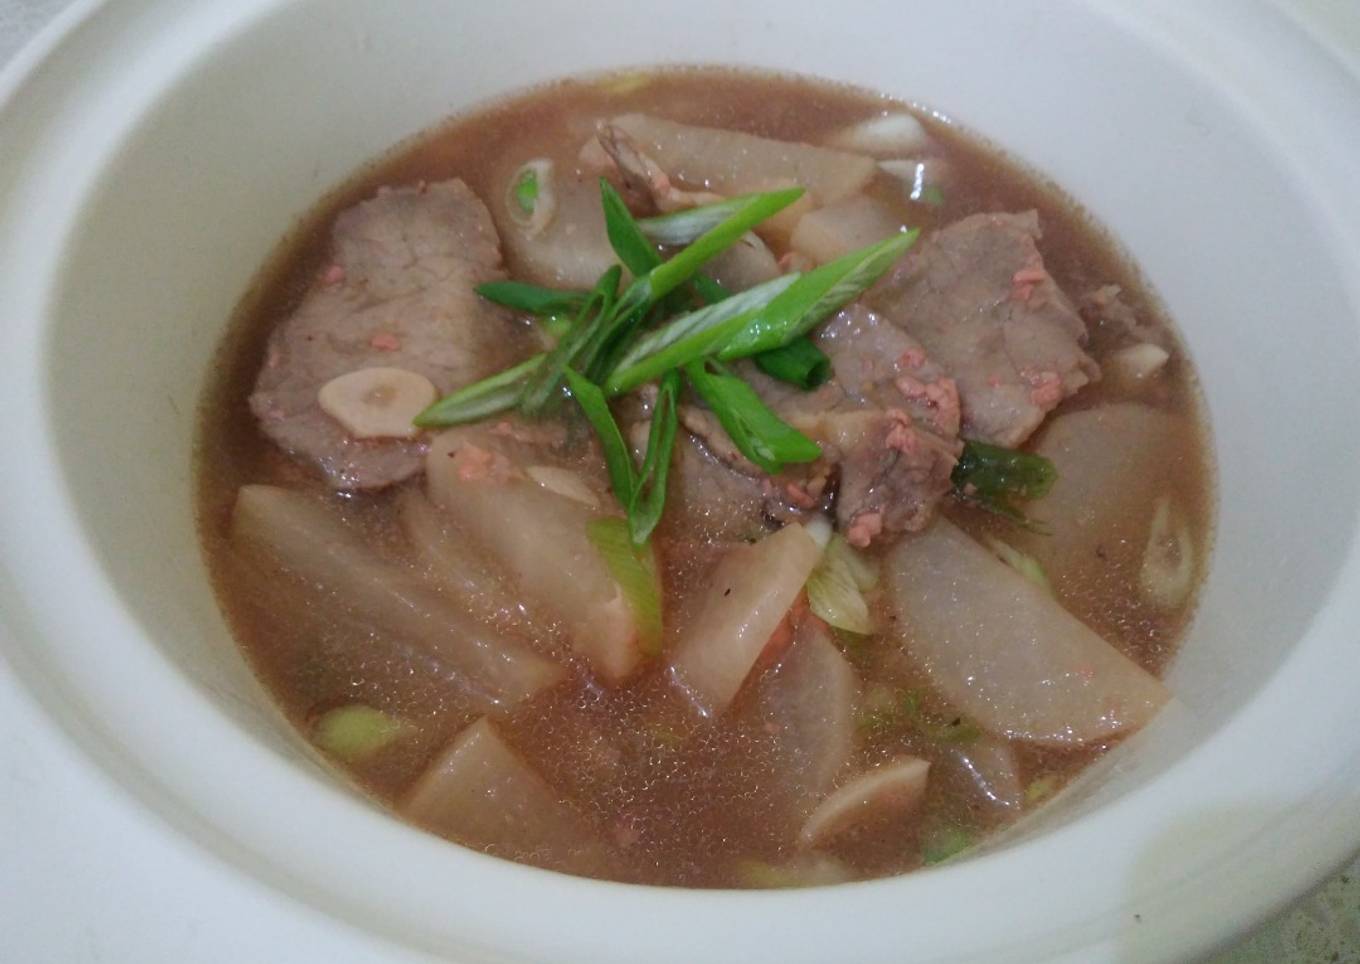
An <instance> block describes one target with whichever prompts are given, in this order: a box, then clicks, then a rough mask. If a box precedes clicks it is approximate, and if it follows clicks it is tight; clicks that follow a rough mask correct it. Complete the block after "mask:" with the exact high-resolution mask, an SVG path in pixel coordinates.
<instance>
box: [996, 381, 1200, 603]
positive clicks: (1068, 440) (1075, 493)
mask: <svg viewBox="0 0 1360 964" xmlns="http://www.w3.org/2000/svg"><path fill="white" fill-rule="evenodd" d="M1177 438H1178V435H1177V432H1176V420H1175V417H1174V416H1171V415H1168V414H1166V413H1165V412H1159V411H1157V410H1156V409H1152V408H1149V407H1148V406H1146V405H1140V404H1136V403H1133V402H1120V403H1116V404H1110V405H1101V406H1098V407H1096V408H1089V409H1085V410H1083V411H1080V412H1071V413H1069V414H1066V415H1059V416H1057V417H1056V418H1053V419H1051V420H1050V421H1049V423H1048V425H1047V426H1046V427H1045V428H1044V429H1043V431H1042V432H1041V433H1040V435H1039V437H1038V441H1037V443H1036V444H1035V447H1034V451H1035V452H1036V453H1037V454H1039V455H1042V456H1045V457H1046V458H1048V459H1050V460H1051V461H1052V462H1053V466H1054V468H1055V469H1057V473H1058V477H1057V480H1056V481H1055V482H1054V483H1053V488H1052V489H1051V490H1050V491H1049V493H1048V495H1046V496H1044V497H1043V498H1042V499H1039V500H1038V501H1036V502H1033V503H1031V505H1030V509H1029V510H1030V512H1031V513H1032V514H1033V515H1034V516H1035V517H1036V518H1038V519H1041V520H1042V521H1043V522H1044V524H1045V525H1046V526H1047V527H1048V530H1049V534H1048V535H1039V534H1035V533H1027V532H1015V533H1014V534H1013V535H1012V536H1010V537H1009V538H1010V541H1011V543H1012V544H1013V545H1014V546H1015V548H1016V549H1018V550H1020V551H1021V552H1024V553H1027V554H1028V555H1030V556H1032V557H1033V558H1034V559H1036V560H1037V561H1038V562H1039V564H1040V565H1041V566H1042V567H1043V570H1044V571H1045V572H1046V573H1047V574H1048V578H1049V579H1050V580H1051V581H1052V582H1053V584H1054V585H1055V586H1057V587H1058V588H1059V589H1061V588H1062V587H1063V586H1064V585H1066V584H1068V583H1069V582H1070V581H1071V580H1073V579H1077V580H1083V579H1085V580H1089V579H1090V578H1091V574H1092V573H1093V572H1099V571H1102V570H1104V571H1111V572H1114V571H1118V570H1119V569H1120V568H1123V569H1125V570H1126V571H1133V569H1134V568H1136V567H1137V566H1138V565H1139V564H1140V563H1141V561H1142V560H1141V558H1140V556H1139V553H1141V552H1142V550H1143V545H1144V538H1145V533H1146V531H1147V525H1148V522H1149V520H1151V518H1152V512H1153V507H1154V506H1153V504H1154V502H1155V501H1156V498H1157V495H1158V494H1159V492H1158V488H1157V487H1155V486H1152V485H1148V484H1130V482H1129V480H1130V479H1159V478H1163V477H1164V476H1165V472H1164V470H1163V469H1162V466H1164V465H1166V464H1167V463H1168V462H1169V461H1171V460H1173V459H1175V458H1177V457H1179V455H1180V450H1178V448H1177V442H1176V440H1177Z"/></svg>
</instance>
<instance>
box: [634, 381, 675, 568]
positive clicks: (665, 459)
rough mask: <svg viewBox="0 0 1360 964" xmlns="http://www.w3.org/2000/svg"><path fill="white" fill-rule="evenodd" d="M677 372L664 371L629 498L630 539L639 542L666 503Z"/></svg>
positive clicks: (672, 438)
mask: <svg viewBox="0 0 1360 964" xmlns="http://www.w3.org/2000/svg"><path fill="white" fill-rule="evenodd" d="M679 397H680V373H679V372H674V371H672V372H667V373H666V375H665V376H664V377H663V378H662V379H661V385H660V387H659V390H658V391H657V395H656V403H655V404H654V405H653V406H652V427H651V430H650V431H649V432H648V433H647V453H646V455H645V456H643V460H642V470H641V471H640V472H639V473H638V477H637V483H636V485H635V486H634V488H633V492H632V495H631V496H630V498H629V500H628V525H629V529H630V531H631V532H632V536H633V542H634V543H636V544H637V545H641V544H642V543H644V542H646V541H647V539H648V538H649V537H650V536H651V534H652V530H653V529H655V528H656V526H657V523H658V522H660V521H661V512H662V510H663V509H664V508H665V506H666V481H667V479H668V478H669V476H670V467H671V454H672V453H673V452H674V451H675V432H676V428H677V426H678V424H679V421H680V419H679V414H678V411H677V408H678V404H679Z"/></svg>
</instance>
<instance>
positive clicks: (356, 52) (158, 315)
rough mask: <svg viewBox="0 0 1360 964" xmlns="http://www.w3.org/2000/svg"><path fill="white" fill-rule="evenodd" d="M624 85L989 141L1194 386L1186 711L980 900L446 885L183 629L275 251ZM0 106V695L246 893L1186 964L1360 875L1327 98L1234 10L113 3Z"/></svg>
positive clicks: (496, 939)
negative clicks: (206, 504) (1012, 156)
mask: <svg viewBox="0 0 1360 964" xmlns="http://www.w3.org/2000/svg"><path fill="white" fill-rule="evenodd" d="M658 61H662V62H694V61H709V62H728V63H739V64H752V65H760V66H765V67H773V68H783V69H795V70H804V71H809V72H815V73H818V74H822V75H824V76H828V77H832V78H839V79H844V80H848V81H853V82H856V83H859V84H863V85H867V86H869V87H873V88H878V89H881V90H885V91H888V92H891V93H893V94H896V95H900V96H906V97H910V98H916V99H919V100H920V101H922V102H924V103H926V104H929V105H931V106H934V107H938V108H939V109H941V110H942V111H945V112H947V113H948V114H949V115H950V116H952V117H955V118H957V119H958V120H959V121H961V122H962V123H964V124H966V125H968V126H970V127H972V128H974V129H976V130H978V131H981V132H984V133H986V134H988V135H990V136H991V137H993V138H994V139H995V140H997V141H998V142H1000V143H1001V144H1002V145H1004V146H1006V147H1008V148H1010V149H1011V150H1013V151H1014V152H1015V153H1016V154H1018V155H1019V156H1020V157H1021V158H1023V159H1025V160H1027V161H1029V162H1031V163H1033V164H1034V165H1037V166H1038V167H1039V168H1040V169H1042V170H1043V171H1045V172H1047V173H1049V174H1051V175H1052V176H1053V177H1054V178H1055V179H1056V180H1057V181H1058V182H1059V183H1060V184H1062V185H1064V186H1065V187H1066V188H1067V189H1069V190H1070V191H1071V192H1072V193H1073V194H1075V195H1076V197H1077V198H1078V199H1080V200H1081V201H1083V202H1084V203H1085V204H1086V205H1087V206H1088V207H1089V208H1090V210H1091V211H1092V212H1093V213H1094V214H1095V215H1096V216H1097V217H1098V218H1099V219H1100V220H1102V221H1103V222H1105V223H1106V224H1107V225H1109V226H1110V227H1111V228H1112V229H1113V230H1114V232H1115V233H1116V235H1117V236H1118V237H1119V238H1121V239H1122V241H1123V242H1124V243H1125V244H1126V245H1127V247H1128V248H1129V249H1130V251H1131V252H1132V254H1133V255H1134V257H1135V258H1136V259H1137V260H1138V261H1139V263H1141V265H1142V266H1143V267H1144V269H1145V270H1146V272H1147V274H1148V275H1149V277H1150V279H1151V281H1152V283H1153V284H1154V286H1155V287H1156V288H1157V289H1158V290H1159V291H1160V292H1161V293H1162V295H1163V296H1164V297H1165V299H1166V301H1167V303H1168V304H1169V306H1170V308H1171V311H1172V313H1173V315H1174V316H1175V317H1176V318H1177V319H1178V320H1179V322H1180V324H1181V326H1182V328H1183V329H1184V331H1185V334H1186V336H1187V339H1188V341H1189V344H1190V348H1191V349H1192V351H1193V353H1194V355H1195V357H1196V359H1197V361H1198V363H1199V366H1200V370H1201V372H1202V375H1203V380H1204V387H1205V392H1206V394H1207V397H1208V402H1209V408H1210V411H1211V415H1212V419H1213V424H1214V429H1215V438H1216V445H1217V451H1218V463H1219V466H1220V472H1221V479H1222V486H1221V489H1222V492H1221V512H1220V534H1219V539H1218V547H1217V553H1216V558H1215V561H1214V564H1213V568H1212V573H1211V576H1210V579H1209V583H1208V587H1207V590H1206V592H1205V595H1204V601H1203V605H1202V612H1201V615H1200V617H1199V619H1198V620H1197V622H1196V625H1195V627H1194V631H1193V633H1192V636H1191V638H1190V639H1189V640H1188V642H1187V643H1186V646H1185V650H1184V654H1183V656H1182V657H1181V658H1180V660H1179V661H1178V662H1177V664H1176V666H1175V669H1174V671H1173V673H1172V677H1171V681H1172V684H1173V686H1174V688H1175V689H1176V691H1177V692H1178V693H1179V695H1180V697H1181V699H1182V701H1183V703H1184V705H1185V711H1184V712H1183V713H1181V714H1179V716H1178V717H1177V718H1175V719H1168V720H1164V721H1162V722H1161V723H1160V724H1159V725H1157V726H1155V727H1154V728H1153V730H1152V731H1150V732H1148V733H1145V734H1143V735H1142V736H1141V737H1140V738H1139V739H1138V740H1136V741H1135V742H1134V743H1133V744H1132V745H1130V746H1128V747H1126V748H1124V750H1123V751H1121V752H1119V753H1117V754H1114V755H1113V756H1112V757H1111V758H1110V759H1109V760H1108V762H1107V763H1106V765H1104V766H1103V767H1102V768H1101V771H1100V772H1099V773H1098V774H1096V775H1094V776H1093V777H1092V778H1091V779H1088V780H1086V781H1085V782H1084V784H1083V787H1082V788H1081V789H1080V790H1079V791H1078V792H1075V793H1072V794H1069V795H1067V797H1066V798H1065V799H1063V800H1062V801H1060V802H1059V803H1058V804H1057V805H1055V806H1054V807H1053V808H1052V809H1051V811H1050V812H1049V813H1048V815H1047V816H1046V818H1045V819H1043V820H1041V821H1036V822H1035V823H1033V824H1031V825H1030V827H1029V828H1028V830H1027V832H1025V833H1022V834H1018V835H1016V836H1015V837H1013V838H1012V839H1010V840H1008V841H1006V842H1005V843H1004V844H1003V845H1001V846H998V847H996V848H993V849H992V850H991V852H989V853H987V854H985V855H983V856H979V857H976V858H974V859H971V860H967V861H964V862H961V863H959V864H957V865H951V866H948V867H944V868H940V869H937V870H932V871H929V872H924V873H919V874H915V875H911V876H909V877H906V878H902V879H897V880H888V881H882V882H877V883H871V884H864V885H853V886H846V887H840V888H834V889H829V890H816V891H806V892H796V893H784V892H776V893H712V892H689V891H681V890H662V889H647V888H637V887H628V886H621V885H616V884H607V883H598V882H590V881H583V880H578V879H574V878H568V877H563V876H559V875H556V874H551V873H546V872H542V871H537V870H533V869H528V868H524V867H520V866H516V865H513V864H509V863H504V862H501V861H498V860H494V859H491V858H488V857H485V856H482V855H479V854H475V853H472V852H469V851H466V850H463V849H461V848H458V847H454V846H451V845H448V844H445V843H442V842H440V841H438V840H436V839H435V838H433V837H429V836H426V835H424V834H422V833H419V832H417V831H415V830H412V829H410V828H408V827H406V826H404V825H402V824H400V823H398V822H396V821H394V820H392V819H390V818H388V817H387V816H385V815H384V814H383V813H381V812H379V811H378V810H376V809H374V808H373V807H372V806H370V805H369V804H367V803H366V802H365V801H364V800H363V799H362V798H360V797H359V796H358V795H357V794H355V793H353V792H351V791H350V790H348V789H347V788H345V787H344V786H343V785H341V784H340V783H339V782H337V781H336V780H335V779H334V778H333V777H332V776H331V775H330V774H329V773H328V772H326V771H325V770H324V769H322V768H321V767H319V766H318V765H316V764H315V763H314V762H313V761H312V758H311V757H310V756H308V755H307V754H306V753H304V752H303V751H302V749H301V748H300V745H299V743H298V741H297V739H296V738H295V737H294V736H293V735H292V734H291V733H290V732H288V731H287V730H286V729H285V728H284V727H283V726H282V725H281V722H280V719H279V717H278V715H277V714H276V713H275V712H274V711H273V709H272V708H271V707H270V706H269V704H268V702H267V701H266V699H265V698H264V695H263V693H262V692H261V690H260V688H259V686H258V685H257V684H256V683H255V681H254V680H253V679H252V677H251V676H250V674H249V673H248V672H247V671H246V669H245V667H244V665H243V663H242V661H241V659H240V657H239V656H238V655H237V653H236V651H235V649H234V647H233V645H232V642H231V640H230V638H229V636H228V634H227V631H226V629H225V627H224V625H223V622H222V620H221V618H220V616H219V614H218V611H217V607H216V604H215V603H214V601H213V597H212V595H211V593H210V591H209V589H208V586H207V584H206V582H205V579H204V569H203V566H202V564H201V561H200V557H199V550H198V546H197V542H196V539H195V535H194V529H193V525H192V519H191V513H190V485H189V483H190V445H191V440H192V435H193V427H194V420H193V413H194V407H195V404H196V402H197V399H198V397H199V390H200V386H201V384H202V381H203V376H204V372H205V368H206V366H207V364H208V362H209V360H210V358H211V356H212V352H213V349H214V347H215V346H216V343H217V340H218V336H219V334H220V333H221V329H222V325H223V323H224V320H225V319H226V318H227V316H228V314H229V313H230V311H231V309H232V307H233V305H234V304H235V302H236V301H237V299H238V298H239V297H240V296H241V295H242V293H243V291H244V289H245V287H246V285H247V283H248V282H249V281H250V279H251V275H252V272H253V271H254V270H255V269H256V267H257V266H258V265H259V264H260V262H261V259H262V258H263V257H264V256H265V255H266V254H267V253H268V252H269V250H270V249H271V247H272V245H273V244H274V243H275V242H276V241H277V240H278V238H279V237H280V236H281V235H282V234H283V233H284V232H285V231H286V230H287V229H288V227H289V226H290V224H291V223H292V221H293V219H294V218H295V217H296V216H297V215H298V214H300V213H301V212H303V211H305V210H307V208H308V207H309V206H310V205H311V204H312V202H313V200H315V199H316V198H317V197H319V196H320V195H321V194H322V193H323V192H325V191H326V190H327V189H328V188H330V187H331V186H333V185H335V184H336V183H337V182H338V181H339V180H341V179H343V178H344V177H345V176H346V175H348V174H349V173H350V172H351V171H353V170H354V168H355V167H356V166H358V165H359V164H360V163H362V162H363V161H364V160H366V159H368V158H370V157H372V156H374V155H375V154H376V153H377V152H379V151H381V150H383V149H384V148H386V147H388V146H389V145H391V144H392V143H393V142H395V141H397V140H398V139H400V138H402V137H405V136H406V135H409V134H412V133H414V132H416V131H418V130H420V129H421V128H423V127H425V126H427V125H429V124H430V123H432V122H434V121H436V120H438V119H440V118H442V117H444V116H446V115H448V114H450V113H452V112H455V111H458V110H460V109H462V108H465V107H467V106H469V105H472V104H475V103H478V102H480V101H483V100H485V99H486V98H489V97H492V96H493V95H495V94H497V93H500V92H504V91H507V90H511V89H515V88H519V87H522V86H524V85H526V84H529V83H532V82H535V81H539V80H543V79H547V78H551V77H554V76H557V75H560V74H564V73H569V72H573V71H579V70H583V69H597V68H604V67H612V66H619V65H626V64H638V63H643V64H645V63H652V62H658ZM0 98H3V99H2V100H0V292H3V293H4V294H3V304H4V314H5V330H4V331H5V341H4V351H3V353H0V412H3V413H4V418H5V423H4V424H5V426H6V433H5V439H6V443H7V444H6V445H5V453H4V457H3V458H0V492H3V493H4V499H3V501H2V502H0V566H2V567H3V573H4V576H3V579H0V593H2V594H3V595H0V610H2V611H3V632H2V634H0V635H3V646H4V655H5V657H6V658H7V659H8V660H9V661H10V663H11V664H12V665H13V666H14V667H15V668H16V669H17V671H18V673H19V676H20V678H21V679H22V680H23V682H24V685H25V686H26V687H27V688H29V689H30V690H31V691H32V692H33V693H34V694H35V696H37V697H38V698H39V699H40V701H41V703H42V706H43V707H44V710H45V711H46V712H47V713H48V714H49V715H50V717H51V719H52V721H53V722H54V723H56V724H60V725H61V726H62V727H64V728H65V730H66V732H67V733H68V734H69V735H70V736H71V739H72V740H74V741H76V742H77V743H79V744H80V745H81V746H82V747H83V748H85V749H86V750H87V751H88V752H89V753H90V754H91V755H92V756H94V757H96V758H98V759H99V761H100V762H101V764H102V765H103V766H104V767H105V768H106V769H107V770H108V771H109V772H110V773H111V774H112V775H113V776H114V777H115V778H116V779H118V780H119V781H121V782H122V783H123V784H125V785H126V786H128V787H129V788H131V789H132V790H133V791H134V792H135V793H136V794H137V796H138V797H139V799H140V800H141V801H142V802H143V803H144V804H145V806H147V807H149V808H152V809H153V810H155V811H157V812H159V813H161V814H163V815H165V816H166V817H167V819H169V820H171V821H172V822H173V823H174V824H175V825H176V826H178V827H180V828H182V829H183V830H184V831H185V832H186V833H188V834H191V835H193V836H194V837H196V838H197V839H198V840H199V841H200V842H201V843H202V845H203V846H204V847H205V848H207V849H210V850H212V851H215V852H216V854H217V855H218V856H220V857H225V858H226V859H228V860H230V861H232V862H233V863H235V864H236V865H237V866H238V867H239V868H241V869H242V870H244V871H245V872H247V873H250V874H253V875H256V876H258V877H259V878H261V879H263V880H265V881H267V882H269V883H270V884H272V885H273V886H275V887H277V888H278V889H279V890H280V891H282V892H285V893H287V894H289V895H291V896H292V897H294V898H298V899H301V900H303V901H306V902H308V903H310V904H312V905H314V906H316V907H319V908H321V909H323V910H325V911H327V912H329V913H331V914H333V915H334V916H335V917H337V918H343V919H346V920H348V921H350V922H351V923H353V924H357V925H358V926H360V927H364V928H368V929H371V930H372V931H375V932H377V933H380V934H383V935H387V936H389V937H391V938H393V939H394V940H397V941H399V942H401V943H402V944H405V945H408V946H410V947H411V948H412V949H413V950H414V949H416V948H419V949H423V950H426V951H433V952H436V953H441V954H446V955H450V956H452V957H455V958H458V959H476V960H482V959H495V960H523V959H533V960H547V959H552V960H566V961H601V962H605V961H619V962H631V961H639V960H649V961H690V960H713V961H717V960H777V961H782V962H799V961H815V960H830V959H834V960H838V961H887V960H901V959H904V958H906V957H908V956H909V957H910V958H911V959H913V960H917V961H955V960H987V961H1001V960H1017V961H1021V960H1023V961H1029V960H1040V959H1068V960H1073V961H1103V960H1110V961H1142V960H1163V959H1170V958H1179V957H1183V956H1190V955H1192V954H1195V953H1198V952H1200V951H1203V950H1205V949H1207V948H1209V947H1211V946H1212V945H1214V944H1215V943H1216V942H1219V941H1221V940H1223V939H1225V938H1226V937H1228V936H1229V935H1230V934H1231V933H1232V932H1234V931H1237V930H1241V929H1242V928H1244V927H1246V926H1248V925H1250V924H1252V923H1254V922H1256V921H1257V920H1259V919H1260V918H1261V917H1262V916H1263V915H1265V914H1266V913H1268V912H1270V911H1271V910H1273V909H1276V908H1277V907H1278V906H1280V905H1281V904H1282V903H1283V902H1284V901H1286V900H1288V899H1289V898H1291V897H1293V896H1295V895H1297V894H1299V893H1300V892H1301V891H1302V890H1303V889H1304V888H1306V887H1307V886H1308V885H1309V884H1311V883H1313V882H1315V881H1316V880H1318V879H1320V877H1321V876H1322V875H1323V874H1324V873H1325V872H1326V871H1328V870H1329V869H1331V868H1332V867H1334V866H1336V865H1338V864H1339V863H1340V862H1341V861H1342V860H1343V859H1344V858H1345V857H1346V856H1347V855H1348V854H1349V853H1350V852H1351V851H1352V850H1353V849H1355V847H1356V846H1357V844H1360V806H1358V805H1357V799H1358V795H1360V792H1358V788H1360V700H1357V699H1356V696H1355V687H1356V683H1355V680H1356V676H1355V666H1356V661H1355V654H1356V642H1357V639H1360V562H1358V561H1357V541H1356V523H1357V500H1358V498H1360V417H1357V416H1360V379H1358V378H1357V372H1360V325H1358V324H1357V300H1358V299H1360V192H1358V191H1357V190H1356V187H1355V185H1356V184H1357V183H1360V165H1358V164H1357V147H1358V146H1360V89H1357V84H1356V82H1355V80H1354V78H1352V77H1350V76H1349V75H1347V74H1346V73H1345V72H1344V71H1343V70H1342V69H1341V68H1340V66H1339V65H1338V64H1337V63H1335V62H1333V61H1331V60H1329V59H1328V58H1327V56H1326V55H1325V54H1324V53H1323V51H1322V49H1321V48H1320V47H1318V46H1315V45H1314V44H1313V43H1312V42H1310V41H1309V39H1308V38H1307V37H1306V36H1304V35H1303V34H1302V33H1301V32H1299V31H1298V30H1297V29H1296V28H1295V27H1294V26H1293V25H1292V24H1291V23H1290V22H1289V21H1288V20H1286V19H1285V18H1283V17H1281V16H1279V15H1278V14H1277V13H1275V12H1273V11H1272V8H1270V7H1268V6H1264V5H1260V4H1258V3H1255V2H1230V0H1221V2H1205V3H1198V4H1192V5H1180V4H1172V3H1171V2H1169V0H1167V2H1165V3H1148V4H1139V5H1137V6H1136V7H1134V6H1133V5H1127V6H1125V5H1119V4H1115V3H1109V4H1108V5H1107V4H1104V3H1096V2H1085V3H1083V2H1076V0H1064V2H1053V0H1042V2H1041V0H997V2H990V3H969V4H944V3H935V4H928V5H927V4H919V5H917V4H903V3H887V2H876V0H839V2H837V3H835V4H833V5H830V6H827V5H812V4H790V3H787V2H775V0H769V2H765V0H762V2H749V0H748V2H745V3H742V4H735V3H731V2H718V0H686V2H685V3H683V4H680V3H674V4H651V5H645V6H643V7H640V6H638V5H637V4H634V3H626V2H622V0H606V2H601V3H596V4H591V5H589V6H585V5H576V4H561V3H548V2H531V0H501V2H498V3H495V4H488V3H470V2H469V3H459V2H452V0H449V2H439V0H405V2H403V3H401V4H399V5H391V4H377V3H372V2H365V0H295V2H283V0H240V2H233V3H219V2H215V0H129V2H126V3H118V4H113V3H110V4H106V5H99V4H84V5H80V6H78V8H77V9H76V11H75V12H73V13H72V14H71V15H69V16H67V17H66V18H65V19H64V21H63V25H62V27H61V28H60V29H59V30H57V31H54V32H52V33H50V34H49V35H48V38H47V43H46V49H45V50H37V51H32V52H30V53H29V54H28V55H27V56H25V57H23V58H21V59H20V62H19V63H17V64H16V65H15V67H14V68H13V69H12V70H11V71H10V72H9V73H8V74H7V75H6V77H5V80H4V83H3V86H2V87H0ZM204 859H208V858H207V855H206V854H205V858H204Z"/></svg>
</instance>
